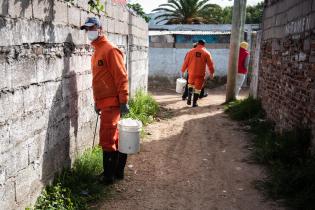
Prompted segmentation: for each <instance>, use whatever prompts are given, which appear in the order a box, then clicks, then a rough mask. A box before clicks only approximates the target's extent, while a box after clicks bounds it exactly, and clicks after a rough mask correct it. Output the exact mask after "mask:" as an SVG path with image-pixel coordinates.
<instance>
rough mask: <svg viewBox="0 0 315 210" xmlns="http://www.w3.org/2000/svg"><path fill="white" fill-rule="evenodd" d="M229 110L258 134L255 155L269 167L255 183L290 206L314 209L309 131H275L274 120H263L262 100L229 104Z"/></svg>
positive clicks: (314, 164) (313, 162) (313, 157)
mask: <svg viewBox="0 0 315 210" xmlns="http://www.w3.org/2000/svg"><path fill="white" fill-rule="evenodd" d="M226 112H227V113H228V114H229V115H230V116H231V117H232V118H233V119H236V120H241V121H243V122H244V123H245V124H247V125H249V126H250V132H252V133H254V134H255V137H254V139H253V141H252V143H251V144H252V147H253V152H252V158H253V159H254V160H255V161H256V162H257V163H259V164H264V165H265V166H267V168H268V174H267V178H265V179H264V180H259V181H257V182H256V186H257V187H258V188H259V189H261V190H263V192H265V194H266V195H267V196H268V197H270V198H273V199H275V200H281V201H283V203H284V204H285V205H287V206H288V207H290V208H293V209H315V200H314V198H315V182H314V177H315V155H314V154H312V153H311V152H310V146H311V132H310V130H309V129H305V128H296V129H294V130H292V131H286V132H283V133H282V134H281V135H280V134H278V133H276V132H275V131H274V125H273V123H271V122H268V121H266V120H265V119H264V114H263V113H264V112H263V110H262V108H261V105H260V102H259V101H256V100H254V99H252V98H248V99H245V100H242V101H235V102H232V103H230V104H229V105H227V106H226Z"/></svg>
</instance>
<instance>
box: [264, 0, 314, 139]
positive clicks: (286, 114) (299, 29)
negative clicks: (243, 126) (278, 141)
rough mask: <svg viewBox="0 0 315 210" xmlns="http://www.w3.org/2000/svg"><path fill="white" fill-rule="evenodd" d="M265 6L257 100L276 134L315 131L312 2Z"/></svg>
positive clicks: (271, 0) (273, 0) (275, 1)
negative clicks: (303, 129) (305, 129)
mask: <svg viewBox="0 0 315 210" xmlns="http://www.w3.org/2000/svg"><path fill="white" fill-rule="evenodd" d="M265 2H266V8H265V11H264V20H263V34H262V43H261V54H260V70H259V81H258V84H259V85H258V96H259V98H260V99H261V101H262V104H263V107H264V109H265V110H266V112H267V116H268V118H270V119H272V120H273V121H274V122H276V124H277V125H276V126H277V127H278V129H279V130H283V129H291V128H293V127H297V126H301V125H306V126H308V127H312V128H313V131H315V1H314V0H292V1H285V0H267V1H265ZM314 134H315V133H314Z"/></svg>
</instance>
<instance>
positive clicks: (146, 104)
mask: <svg viewBox="0 0 315 210" xmlns="http://www.w3.org/2000/svg"><path fill="white" fill-rule="evenodd" d="M129 106H130V112H129V114H128V115H126V118H128V117H130V118H132V119H137V120H140V121H141V122H142V123H143V125H147V124H148V123H150V122H152V121H153V119H154V117H155V116H156V115H157V113H158V111H159V105H158V103H157V102H156V101H155V99H154V98H153V97H152V96H151V95H150V94H148V93H146V92H144V91H142V90H139V91H137V92H136V95H135V97H134V98H132V99H131V100H130V102H129Z"/></svg>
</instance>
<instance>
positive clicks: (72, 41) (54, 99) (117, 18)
mask: <svg viewBox="0 0 315 210" xmlns="http://www.w3.org/2000/svg"><path fill="white" fill-rule="evenodd" d="M73 2H74V3H73V4H68V3H66V2H64V1H57V0H32V1H31V0H25V1H13V0H12V1H11V0H0V209H23V208H24V207H25V206H28V205H29V204H32V203H34V201H35V199H36V197H37V196H38V195H39V193H40V192H41V190H42V188H43V186H44V185H46V184H47V183H49V182H50V181H51V180H52V179H53V175H54V173H55V172H58V171H60V170H61V169H62V167H69V166H70V165H71V163H72V162H73V160H74V157H75V156H76V155H77V154H79V153H80V152H82V151H83V150H85V149H86V148H88V147H91V146H92V141H93V131H94V126H95V120H96V115H95V114H94V110H93V98H92V92H91V71H90V59H91V54H92V51H93V50H92V48H91V47H90V46H89V42H88V40H87V37H86V35H85V33H84V32H83V31H80V30H79V26H80V25H81V24H83V22H84V20H85V19H86V17H87V16H93V15H94V14H92V13H89V12H88V4H87V2H88V1H87V0H76V1H73ZM106 12H107V16H106V17H105V16H101V17H100V19H101V22H102V25H103V28H104V30H105V33H106V35H107V36H108V38H109V39H110V40H111V41H112V42H114V43H115V44H116V45H118V47H119V48H120V49H121V50H122V51H123V52H124V53H125V55H126V56H125V57H126V65H127V67H128V73H129V79H130V90H131V93H132V95H133V94H134V92H135V90H136V89H137V88H144V89H146V87H147V75H148V73H147V72H148V64H147V59H148V55H147V53H148V41H147V39H148V38H147V24H146V23H145V21H144V20H143V19H141V18H139V17H136V16H134V15H132V14H130V13H129V12H128V10H127V9H126V8H124V7H122V6H119V5H114V4H106Z"/></svg>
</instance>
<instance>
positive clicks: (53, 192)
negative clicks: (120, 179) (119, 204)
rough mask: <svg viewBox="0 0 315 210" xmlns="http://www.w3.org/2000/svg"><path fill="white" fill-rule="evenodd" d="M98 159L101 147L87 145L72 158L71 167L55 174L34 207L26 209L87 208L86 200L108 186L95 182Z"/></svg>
mask: <svg viewBox="0 0 315 210" xmlns="http://www.w3.org/2000/svg"><path fill="white" fill-rule="evenodd" d="M102 162H103V160H102V149H101V148H99V147H97V148H94V149H88V150H87V151H85V152H84V153H83V154H82V155H81V156H80V157H79V158H78V159H77V160H76V161H75V162H74V165H73V168H72V169H66V170H64V171H63V172H61V173H60V174H58V175H57V176H56V178H55V180H54V182H53V184H52V185H49V186H47V187H46V188H45V190H44V191H43V192H42V194H41V195H40V197H39V198H38V199H37V202H36V204H35V205H34V207H33V208H28V209H34V210H42V209H51V210H52V209H56V210H57V209H58V210H59V209H62V210H63V209H64V210H80V209H87V205H88V203H89V202H92V201H94V200H97V199H99V198H100V197H104V196H107V195H108V194H109V189H106V188H104V186H103V185H101V184H100V183H99V182H98V175H99V174H100V173H101V172H102V170H103V167H102V164H103V163H102Z"/></svg>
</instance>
